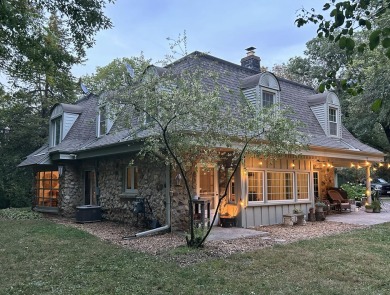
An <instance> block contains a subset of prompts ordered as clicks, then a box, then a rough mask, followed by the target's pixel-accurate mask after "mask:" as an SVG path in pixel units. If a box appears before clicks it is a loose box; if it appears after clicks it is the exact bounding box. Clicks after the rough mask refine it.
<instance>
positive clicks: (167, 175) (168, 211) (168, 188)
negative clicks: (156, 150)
mask: <svg viewBox="0 0 390 295" xmlns="http://www.w3.org/2000/svg"><path fill="white" fill-rule="evenodd" d="M170 173H171V169H170V166H169V165H166V169H165V220H166V221H165V222H166V225H164V226H161V227H158V228H154V229H151V230H147V231H143V232H139V233H136V234H135V235H134V236H132V237H124V238H123V239H124V240H128V239H131V238H139V237H144V236H147V235H151V234H155V233H158V232H161V231H165V230H169V229H170V228H171V194H170V192H171V177H170Z"/></svg>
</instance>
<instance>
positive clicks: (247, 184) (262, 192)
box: [246, 170, 265, 204]
mask: <svg viewBox="0 0 390 295" xmlns="http://www.w3.org/2000/svg"><path fill="white" fill-rule="evenodd" d="M249 173H260V180H261V184H262V187H261V194H262V200H261V201H250V200H249V193H250V189H249ZM264 174H265V172H264V171H263V170H250V171H248V172H247V175H248V177H247V179H246V187H247V189H248V194H247V195H248V204H264V200H265V189H264V182H265V177H264Z"/></svg>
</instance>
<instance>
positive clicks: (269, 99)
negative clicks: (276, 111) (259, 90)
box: [263, 91, 275, 108]
mask: <svg viewBox="0 0 390 295" xmlns="http://www.w3.org/2000/svg"><path fill="white" fill-rule="evenodd" d="M274 98H275V94H274V93H272V92H268V91H263V108H269V107H272V105H273V104H274Z"/></svg>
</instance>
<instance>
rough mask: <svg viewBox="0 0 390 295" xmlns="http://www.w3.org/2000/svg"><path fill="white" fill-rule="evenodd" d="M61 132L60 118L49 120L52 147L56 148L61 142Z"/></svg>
mask: <svg viewBox="0 0 390 295" xmlns="http://www.w3.org/2000/svg"><path fill="white" fill-rule="evenodd" d="M61 130H62V116H59V117H57V118H54V119H52V120H51V132H52V134H51V138H52V142H51V145H52V146H56V145H58V144H59V143H61V141H62V136H61Z"/></svg>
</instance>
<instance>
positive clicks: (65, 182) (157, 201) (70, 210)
mask: <svg viewBox="0 0 390 295" xmlns="http://www.w3.org/2000/svg"><path fill="white" fill-rule="evenodd" d="M129 163H132V166H136V167H138V191H137V193H135V194H129V193H126V192H125V177H126V167H128V165H129ZM86 171H95V173H96V178H97V182H96V186H97V189H96V195H97V200H98V205H100V206H101V207H102V211H103V218H105V219H108V220H113V221H119V222H125V223H131V224H134V225H138V226H145V223H144V215H143V214H137V213H135V212H134V202H135V201H138V200H140V199H144V200H145V201H146V202H145V207H146V217H147V219H148V220H150V219H156V220H158V222H159V223H160V224H161V225H164V224H167V220H166V200H167V194H169V199H170V203H171V204H170V205H171V228H172V230H185V229H187V228H188V222H189V218H188V210H189V207H188V206H189V205H188V197H187V194H186V191H185V187H184V184H182V185H176V184H172V182H174V181H175V177H176V176H177V172H175V171H171V169H169V168H167V166H166V165H165V164H164V163H163V162H159V161H156V160H151V159H147V158H146V159H137V158H135V156H134V155H121V156H116V157H103V158H100V159H99V160H93V161H88V160H85V161H83V162H79V163H78V164H77V165H74V164H73V165H65V166H64V170H63V173H62V175H61V176H60V202H59V209H60V213H61V214H62V215H63V216H67V217H74V216H75V212H76V207H77V206H80V205H84V204H85V199H84V193H85V192H84V190H85V183H84V182H85V179H84V177H85V172H86ZM190 182H191V189H192V191H193V192H194V191H195V186H196V177H195V173H192V176H191V181H190ZM148 204H149V205H148ZM149 206H150V208H151V210H149ZM149 213H152V214H149Z"/></svg>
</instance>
